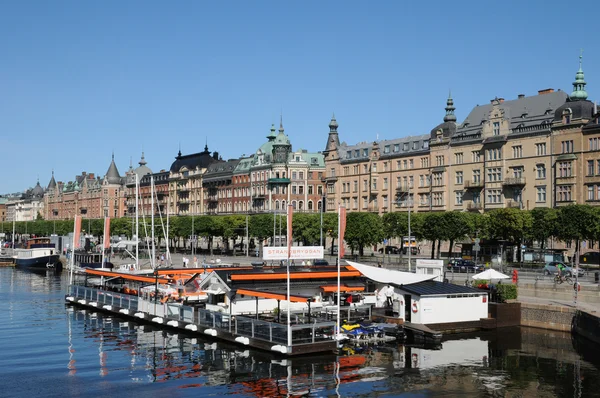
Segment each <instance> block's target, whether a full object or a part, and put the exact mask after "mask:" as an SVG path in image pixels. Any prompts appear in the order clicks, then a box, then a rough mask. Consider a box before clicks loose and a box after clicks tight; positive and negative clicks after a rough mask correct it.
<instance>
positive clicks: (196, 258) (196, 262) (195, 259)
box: [194, 256, 198, 268]
mask: <svg viewBox="0 0 600 398" xmlns="http://www.w3.org/2000/svg"><path fill="white" fill-rule="evenodd" d="M194 268H198V257H196V256H194Z"/></svg>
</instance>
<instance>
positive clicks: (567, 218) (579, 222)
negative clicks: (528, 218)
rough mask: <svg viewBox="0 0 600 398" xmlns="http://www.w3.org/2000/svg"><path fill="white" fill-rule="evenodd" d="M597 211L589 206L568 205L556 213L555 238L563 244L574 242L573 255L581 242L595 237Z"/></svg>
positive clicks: (598, 219)
mask: <svg viewBox="0 0 600 398" xmlns="http://www.w3.org/2000/svg"><path fill="white" fill-rule="evenodd" d="M598 222H600V217H599V213H598V211H596V210H594V208H592V207H591V206H589V205H569V206H565V207H561V208H560V209H558V212H557V220H556V237H557V238H558V239H560V240H562V241H563V242H571V241H575V254H576V255H577V254H578V253H579V244H580V242H581V241H582V240H586V239H594V237H597V235H598V232H597V228H598V227H597V225H598Z"/></svg>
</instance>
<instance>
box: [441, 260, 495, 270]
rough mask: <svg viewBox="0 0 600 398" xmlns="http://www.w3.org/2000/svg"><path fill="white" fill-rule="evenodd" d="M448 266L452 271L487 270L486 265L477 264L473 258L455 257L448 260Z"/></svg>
mask: <svg viewBox="0 0 600 398" xmlns="http://www.w3.org/2000/svg"><path fill="white" fill-rule="evenodd" d="M446 268H447V269H448V270H449V271H452V272H470V273H476V272H482V271H484V270H485V267H484V266H483V265H480V264H475V262H473V261H471V260H463V259H453V260H450V261H449V262H448V265H447V266H446Z"/></svg>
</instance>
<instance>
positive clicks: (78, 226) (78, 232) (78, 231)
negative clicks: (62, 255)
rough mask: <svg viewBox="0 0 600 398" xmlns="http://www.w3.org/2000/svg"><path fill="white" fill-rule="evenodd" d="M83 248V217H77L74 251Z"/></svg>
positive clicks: (74, 232) (74, 231)
mask: <svg viewBox="0 0 600 398" xmlns="http://www.w3.org/2000/svg"><path fill="white" fill-rule="evenodd" d="M80 247H81V216H75V225H74V228H73V249H79V248H80Z"/></svg>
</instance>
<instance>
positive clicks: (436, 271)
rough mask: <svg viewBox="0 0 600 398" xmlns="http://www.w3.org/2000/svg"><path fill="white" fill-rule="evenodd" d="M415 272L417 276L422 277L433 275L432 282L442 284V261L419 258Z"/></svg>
mask: <svg viewBox="0 0 600 398" xmlns="http://www.w3.org/2000/svg"><path fill="white" fill-rule="evenodd" d="M415 272H416V273H417V274H423V275H435V278H434V280H436V281H438V282H443V281H444V261H443V260H429V259H424V258H419V259H417V266H416V269H415Z"/></svg>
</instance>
